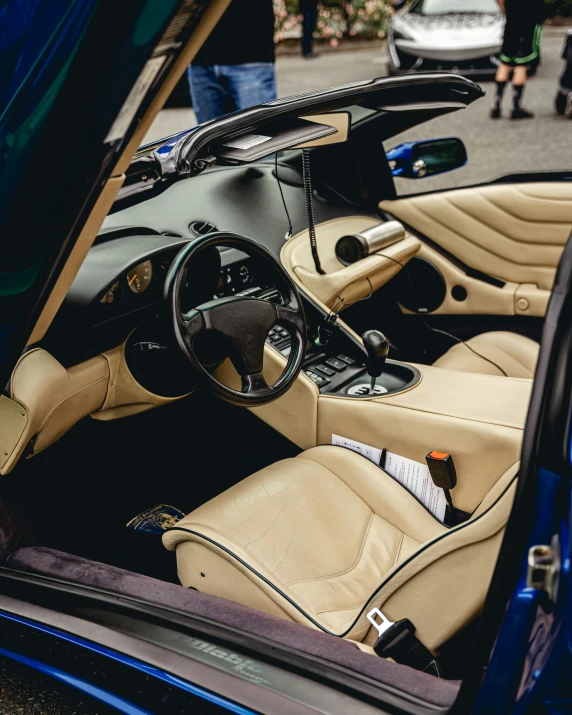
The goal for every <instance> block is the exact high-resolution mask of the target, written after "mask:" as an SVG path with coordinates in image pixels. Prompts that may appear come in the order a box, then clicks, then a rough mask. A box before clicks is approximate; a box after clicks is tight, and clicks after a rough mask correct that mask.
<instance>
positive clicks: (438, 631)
mask: <svg viewBox="0 0 572 715" xmlns="http://www.w3.org/2000/svg"><path fill="white" fill-rule="evenodd" d="M518 468H519V464H515V465H514V466H513V467H511V469H509V470H508V471H507V472H506V473H505V474H504V475H503V476H502V477H501V478H500V479H499V480H498V482H497V483H496V485H495V486H494V487H493V488H492V489H491V491H490V492H489V493H488V495H487V496H486V498H485V499H484V500H483V502H482V503H481V504H480V505H479V507H478V508H477V509H476V511H475V512H474V513H473V515H472V516H471V518H470V519H469V520H468V521H466V522H465V523H463V524H461V525H459V526H457V527H455V528H453V529H450V530H448V531H447V532H445V533H443V534H441V535H440V536H437V537H436V538H434V539H432V540H430V541H428V542H426V543H424V544H422V545H421V546H420V547H419V548H418V549H417V550H416V551H415V552H414V553H413V554H412V555H411V556H410V557H409V558H408V559H407V560H405V561H403V562H402V563H400V564H399V565H398V566H396V567H395V568H394V569H392V571H390V572H389V573H388V574H387V575H386V577H385V579H384V581H383V583H382V584H381V585H380V587H379V588H378V589H377V590H376V592H375V594H373V595H372V598H371V599H370V601H369V602H368V604H367V605H366V606H365V607H364V609H363V611H362V612H361V614H360V618H359V619H358V620H357V621H356V624H355V627H354V629H352V633H351V634H350V635H348V637H350V638H353V639H357V638H359V635H358V634H360V635H361V639H363V641H364V642H365V643H368V644H370V645H372V644H373V643H374V642H375V640H376V638H377V631H376V630H375V629H374V628H369V622H368V621H367V620H366V616H367V613H368V611H369V610H370V609H371V608H373V607H377V608H379V609H380V610H381V611H382V612H383V613H384V615H385V616H386V617H388V618H390V619H391V620H394V621H396V620H399V619H401V618H409V619H410V620H411V621H412V622H413V623H414V625H415V627H416V632H417V635H418V637H419V638H420V639H421V641H422V642H423V644H424V645H425V646H427V647H428V648H429V649H431V650H432V651H434V652H437V651H438V650H439V648H440V647H441V646H442V645H443V643H445V642H446V641H447V640H448V639H449V638H450V637H452V636H453V635H454V634H455V633H457V632H458V631H459V630H460V629H461V628H463V627H464V626H465V625H467V624H468V623H469V622H470V621H471V620H472V619H473V618H474V617H475V616H477V615H478V614H479V612H480V611H481V609H482V607H483V605H484V601H485V597H486V594H487V591H488V589H489V585H490V581H491V578H492V573H493V570H494V567H495V563H496V560H497V556H498V552H499V549H500V544H501V541H502V538H503V534H504V530H505V527H506V523H507V521H508V517H509V514H510V510H511V507H512V502H513V500H514V494H515V490H516V482H517V473H518ZM364 619H365V622H364ZM364 636H365V637H364Z"/></svg>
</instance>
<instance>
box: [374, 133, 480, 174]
mask: <svg viewBox="0 0 572 715" xmlns="http://www.w3.org/2000/svg"><path fill="white" fill-rule="evenodd" d="M446 141H455V142H457V147H456V152H457V154H453V153H451V151H450V150H449V152H445V153H444V152H443V150H442V149H441V150H439V149H437V147H436V143H437V142H446ZM431 144H433V148H432V149H431ZM450 146H451V145H450ZM424 147H425V151H426V153H425V154H424V153H423V149H424ZM447 154H448V155H447ZM385 155H386V157H387V161H388V163H389V168H390V171H391V175H392V176H396V177H401V178H403V179H428V178H430V177H431V176H437V175H438V174H446V173H447V172H449V171H455V169H460V168H461V167H462V166H465V164H466V163H467V161H468V159H467V152H466V149H465V147H464V146H463V143H462V142H461V140H460V139H456V138H455V137H442V138H440V139H429V140H422V141H414V142H405V143H404V144H399V145H398V146H396V147H394V148H393V149H389V150H388V151H387V152H386V154H385ZM420 158H422V159H423V160H424V162H425V164H426V167H427V172H428V173H427V174H418V173H417V169H416V166H415V165H416V162H417V160H418V159H420Z"/></svg>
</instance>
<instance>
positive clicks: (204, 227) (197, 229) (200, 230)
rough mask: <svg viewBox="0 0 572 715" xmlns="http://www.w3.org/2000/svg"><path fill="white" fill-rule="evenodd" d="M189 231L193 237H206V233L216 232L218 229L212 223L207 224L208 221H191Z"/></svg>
mask: <svg viewBox="0 0 572 715" xmlns="http://www.w3.org/2000/svg"><path fill="white" fill-rule="evenodd" d="M189 231H190V232H191V233H192V234H194V235H195V236H206V235H207V234H208V233H213V232H214V231H218V229H217V227H216V226H215V225H214V224H213V223H209V222H208V221H191V223H190V224H189Z"/></svg>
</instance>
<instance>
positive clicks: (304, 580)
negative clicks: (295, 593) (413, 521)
mask: <svg viewBox="0 0 572 715" xmlns="http://www.w3.org/2000/svg"><path fill="white" fill-rule="evenodd" d="M374 516H375V514H374V513H373V511H372V512H371V516H370V517H369V520H368V522H367V525H366V527H365V532H364V534H363V537H362V540H361V544H360V547H359V551H358V555H357V556H356V558H355V561H354V562H353V564H352V565H351V566H349V567H348V568H347V569H344V570H343V571H338V572H337V573H330V574H326V575H325V576H313V577H312V578H299V579H298V580H297V581H288V582H287V583H285V584H284V585H285V586H293V585H294V584H296V583H309V582H310V581H325V580H326V579H328V578H336V576H344V575H345V574H348V573H350V571H353V570H354V569H355V568H356V566H357V565H358V564H359V562H360V559H361V557H362V554H363V550H364V548H365V542H366V541H367V537H368V534H369V532H370V530H371V525H372V524H373V517H374ZM402 538H403V535H402Z"/></svg>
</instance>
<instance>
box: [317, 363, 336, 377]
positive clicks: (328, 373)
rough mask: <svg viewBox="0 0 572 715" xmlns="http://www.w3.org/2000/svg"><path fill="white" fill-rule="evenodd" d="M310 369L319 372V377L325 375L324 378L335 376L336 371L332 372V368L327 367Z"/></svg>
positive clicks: (318, 366)
mask: <svg viewBox="0 0 572 715" xmlns="http://www.w3.org/2000/svg"><path fill="white" fill-rule="evenodd" d="M312 369H313V370H316V372H319V373H320V375H325V376H326V377H332V375H335V374H336V371H335V370H332V368H331V367H328V366H327V365H312Z"/></svg>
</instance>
